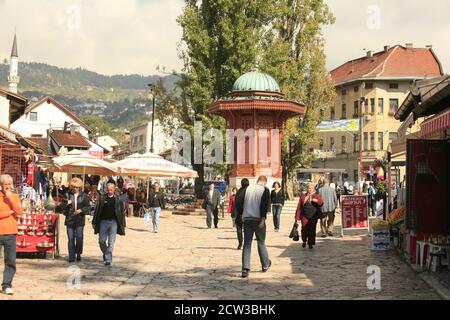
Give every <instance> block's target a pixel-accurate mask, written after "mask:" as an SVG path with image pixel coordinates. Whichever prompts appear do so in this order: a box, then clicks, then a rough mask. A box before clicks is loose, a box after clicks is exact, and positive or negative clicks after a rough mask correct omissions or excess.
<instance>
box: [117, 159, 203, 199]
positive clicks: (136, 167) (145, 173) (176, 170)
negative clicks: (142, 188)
mask: <svg viewBox="0 0 450 320" xmlns="http://www.w3.org/2000/svg"><path fill="white" fill-rule="evenodd" d="M114 165H115V166H116V167H117V170H118V172H119V173H120V174H122V175H128V176H140V177H152V178H161V179H175V178H180V177H183V178H196V177H198V174H197V172H196V171H194V170H191V169H189V168H186V167H183V166H182V165H179V164H177V163H174V162H171V161H168V160H165V159H164V158H163V157H161V156H159V155H157V154H154V153H151V152H147V153H145V154H132V155H131V156H129V157H127V158H126V159H124V160H121V161H117V162H115V163H114ZM149 184H150V182H149V181H147V190H149V189H150V185H149ZM148 196H149V192H148V191H147V200H148Z"/></svg>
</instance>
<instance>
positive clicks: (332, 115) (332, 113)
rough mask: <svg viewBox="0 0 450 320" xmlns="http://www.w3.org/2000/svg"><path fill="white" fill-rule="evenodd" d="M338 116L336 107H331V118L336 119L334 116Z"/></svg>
mask: <svg viewBox="0 0 450 320" xmlns="http://www.w3.org/2000/svg"><path fill="white" fill-rule="evenodd" d="M335 117H336V111H335V110H334V108H331V109H330V119H331V120H334V118H335Z"/></svg>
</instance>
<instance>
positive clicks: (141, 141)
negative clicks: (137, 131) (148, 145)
mask: <svg viewBox="0 0 450 320" xmlns="http://www.w3.org/2000/svg"><path fill="white" fill-rule="evenodd" d="M139 145H140V146H143V145H144V136H143V135H140V136H139Z"/></svg>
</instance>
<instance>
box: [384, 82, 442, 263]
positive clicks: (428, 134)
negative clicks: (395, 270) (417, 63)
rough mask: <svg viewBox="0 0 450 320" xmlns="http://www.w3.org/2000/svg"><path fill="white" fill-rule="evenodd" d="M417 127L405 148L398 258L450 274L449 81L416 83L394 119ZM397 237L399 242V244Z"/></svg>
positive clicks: (395, 215) (397, 217) (398, 216)
mask: <svg viewBox="0 0 450 320" xmlns="http://www.w3.org/2000/svg"><path fill="white" fill-rule="evenodd" d="M411 114H412V117H413V119H414V121H416V120H417V119H419V118H423V117H426V119H425V120H424V121H423V122H422V123H421V124H420V132H418V134H417V138H416V139H409V140H407V143H406V206H405V207H404V208H405V209H404V213H403V212H401V211H400V212H394V213H393V214H392V220H393V222H395V221H396V220H400V219H401V217H402V216H404V222H403V226H401V228H400V234H401V236H400V237H401V239H402V241H401V245H400V250H401V252H402V254H403V255H404V256H405V257H406V258H407V259H408V260H409V261H410V262H411V263H412V264H414V265H415V266H416V267H417V268H420V269H422V268H427V269H428V270H431V271H437V270H439V269H441V268H442V267H449V268H450V203H449V196H448V195H449V193H450V190H449V187H450V185H449V181H450V180H449V176H450V76H448V75H447V76H442V77H439V78H435V79H430V80H426V81H425V80H424V81H418V82H416V83H414V85H413V86H412V88H411V93H410V94H409V95H408V96H407V98H406V100H405V101H404V102H403V104H402V105H401V107H400V108H399V110H398V112H397V113H396V115H395V118H396V119H398V120H401V121H405V120H407V119H408V117H411ZM400 237H399V238H400Z"/></svg>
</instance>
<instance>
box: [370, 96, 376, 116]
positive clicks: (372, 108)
mask: <svg viewBox="0 0 450 320" xmlns="http://www.w3.org/2000/svg"><path fill="white" fill-rule="evenodd" d="M370 113H375V98H370Z"/></svg>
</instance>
